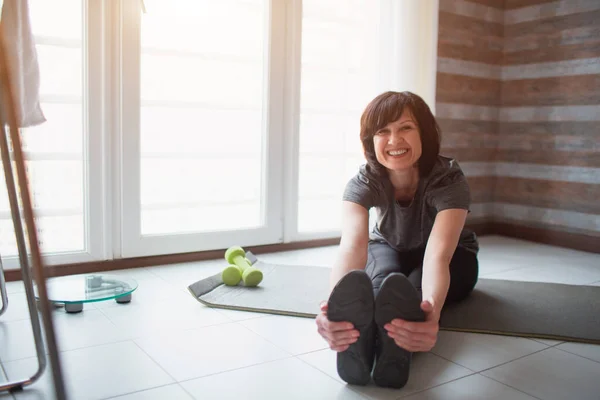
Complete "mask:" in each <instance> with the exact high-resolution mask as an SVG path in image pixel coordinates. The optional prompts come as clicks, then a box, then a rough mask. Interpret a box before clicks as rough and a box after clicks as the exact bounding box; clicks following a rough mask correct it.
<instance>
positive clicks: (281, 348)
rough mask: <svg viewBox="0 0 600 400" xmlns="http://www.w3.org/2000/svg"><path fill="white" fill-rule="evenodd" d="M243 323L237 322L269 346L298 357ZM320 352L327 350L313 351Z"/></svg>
mask: <svg viewBox="0 0 600 400" xmlns="http://www.w3.org/2000/svg"><path fill="white" fill-rule="evenodd" d="M267 317H269V316H267ZM261 318H264V317H261ZM241 322H243V321H237V323H238V324H240V325H241V326H243V327H244V328H245V329H247V330H249V331H250V332H252V333H253V334H255V335H256V336H258V337H260V338H261V339H263V340H264V341H266V342H267V343H269V344H272V345H273V346H275V347H277V348H278V349H280V350H281V351H283V352H285V353H288V354H290V355H291V356H293V357H295V356H297V355H298V354H293V353H290V352H289V351H288V350H286V349H284V348H283V347H281V346H279V345H277V344H276V343H273V342H272V341H271V340H269V339H267V338H266V337H264V336H262V335H261V334H259V333H257V332H255V331H253V330H252V329H250V328H248V327H247V326H245V325H244V324H242V323H241ZM320 350H325V348H323V349H316V350H313V351H320ZM300 354H304V353H300Z"/></svg>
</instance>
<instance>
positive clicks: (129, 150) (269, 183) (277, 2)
mask: <svg viewBox="0 0 600 400" xmlns="http://www.w3.org/2000/svg"><path fill="white" fill-rule="evenodd" d="M120 12H121V18H120V25H121V40H120V41H119V42H120V43H121V44H122V51H121V52H120V58H121V59H120V81H121V82H126V85H123V86H122V87H121V93H120V98H121V101H122V103H121V108H120V109H121V114H120V116H119V120H120V124H119V125H120V129H119V130H118V131H119V132H118V134H119V142H120V145H121V155H122V162H121V166H122V170H121V176H122V185H121V189H122V193H121V199H122V203H121V204H122V208H121V212H120V214H121V234H122V237H121V243H120V247H121V249H120V256H121V257H137V256H150V255H157V254H173V253H183V252H192V251H203V250H212V249H218V248H227V247H229V246H231V245H235V244H239V243H243V244H244V245H246V246H253V245H262V244H272V243H280V242H282V241H283V235H282V224H283V222H282V219H283V218H282V200H281V197H282V191H281V190H278V189H280V188H281V182H282V176H283V175H282V169H281V165H282V164H283V158H282V146H283V144H282V139H283V133H282V132H283V131H282V129H283V128H282V125H283V122H282V113H283V111H282V105H281V104H282V103H283V101H284V98H283V90H282V88H283V85H284V79H285V75H284V73H285V58H284V57H283V49H284V45H285V43H284V40H283V38H282V37H281V35H277V34H276V33H278V32H283V31H285V25H284V22H283V17H284V16H285V2H284V1H281V0H270V7H267V10H265V13H266V21H268V22H267V23H268V24H269V29H268V34H267V37H266V38H265V51H266V52H268V54H269V57H268V71H267V72H266V73H265V84H266V89H265V92H264V95H265V98H264V103H263V104H265V109H264V114H263V121H265V122H266V123H265V124H264V126H263V132H264V134H265V135H266V136H265V137H264V138H265V139H266V140H264V142H263V143H264V147H263V155H264V158H263V179H262V182H263V190H262V196H261V198H262V199H263V202H262V208H263V215H264V217H265V225H264V226H263V227H260V228H256V229H244V230H235V231H223V232H207V233H204V232H203V233H182V234H168V235H154V236H142V235H141V222H140V218H141V207H140V186H139V185H140V163H139V161H140V87H139V81H140V78H139V77H140V72H139V71H140V58H141V51H140V50H141V43H140V22H141V20H140V16H141V12H142V11H141V7H140V3H139V2H136V1H128V2H123V3H121V7H120Z"/></svg>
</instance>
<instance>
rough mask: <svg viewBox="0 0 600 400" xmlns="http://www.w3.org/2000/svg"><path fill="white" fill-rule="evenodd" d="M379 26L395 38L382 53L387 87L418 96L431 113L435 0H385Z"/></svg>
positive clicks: (433, 83)
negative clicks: (389, 47) (392, 44)
mask: <svg viewBox="0 0 600 400" xmlns="http://www.w3.org/2000/svg"><path fill="white" fill-rule="evenodd" d="M385 7H386V10H385V12H386V13H387V18H386V19H384V21H383V29H385V30H387V31H388V32H389V34H390V35H392V37H394V39H395V46H394V47H393V51H391V52H388V53H384V54H383V55H382V56H383V57H384V60H383V61H382V65H384V67H385V72H384V73H383V75H382V76H383V79H385V81H386V82H387V87H388V90H396V91H404V90H408V91H411V92H413V93H415V94H417V95H419V96H421V97H422V98H423V99H424V100H425V102H427V104H428V105H429V107H430V108H431V111H432V112H434V114H435V86H436V72H437V43H438V10H439V0H386V1H385Z"/></svg>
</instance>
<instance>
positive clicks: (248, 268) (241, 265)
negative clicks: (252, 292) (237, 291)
mask: <svg viewBox="0 0 600 400" xmlns="http://www.w3.org/2000/svg"><path fill="white" fill-rule="evenodd" d="M225 259H226V260H227V262H228V263H229V264H230V265H229V267H227V268H225V270H224V271H223V274H222V276H223V282H225V284H228V283H227V282H226V281H225V280H226V279H227V281H228V282H230V283H232V282H233V281H234V280H235V279H237V276H238V275H236V271H235V270H234V268H235V267H237V268H238V272H239V273H240V274H241V279H242V280H243V281H244V285H246V286H258V284H259V283H260V282H262V279H263V273H262V271H261V270H259V269H257V268H255V267H253V266H252V265H251V264H250V262H249V261H248V260H247V259H246V252H245V251H244V249H242V248H241V247H239V246H233V247H230V248H229V249H227V251H226V252H225ZM237 282H238V283H239V279H238V281H237ZM235 285H237V283H235Z"/></svg>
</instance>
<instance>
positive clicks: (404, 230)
mask: <svg viewBox="0 0 600 400" xmlns="http://www.w3.org/2000/svg"><path fill="white" fill-rule="evenodd" d="M360 125H361V127H360V139H361V141H362V144H363V149H364V154H365V157H366V159H367V164H366V165H364V166H362V167H361V168H360V170H359V172H358V173H357V175H356V176H355V177H354V178H352V179H351V180H350V181H349V182H348V184H347V186H346V189H345V192H344V196H343V204H342V221H343V224H342V238H341V242H340V250H339V255H338V258H337V261H336V263H335V265H334V266H333V270H332V274H331V288H332V291H331V294H330V297H329V300H328V301H327V302H326V303H325V302H323V303H322V304H321V313H320V314H319V315H318V316H317V318H316V322H317V326H318V330H319V333H320V334H321V335H322V336H323V338H324V339H325V340H326V341H327V342H328V343H329V345H330V347H331V349H333V350H335V351H337V352H338V353H337V368H338V373H339V375H340V377H341V378H342V379H344V380H345V381H346V382H348V383H350V384H358V385H365V384H367V383H368V382H369V381H370V379H371V373H372V376H373V380H374V382H375V384H377V385H379V386H384V387H395V388H400V387H403V386H404V385H405V384H406V382H407V380H408V376H409V366H410V359H411V354H412V352H424V351H429V350H431V349H432V348H433V346H434V345H435V343H436V339H437V334H438V329H439V324H438V322H439V318H440V313H441V311H442V307H443V306H444V304H447V303H449V302H453V301H459V300H461V299H463V298H465V297H466V296H467V295H468V294H469V293H470V292H471V291H472V290H473V287H474V286H475V283H476V282H477V276H478V262H477V253H478V250H479V246H478V243H477V239H476V237H475V235H474V233H472V232H470V231H468V230H466V229H464V224H465V220H466V217H467V213H468V210H469V205H470V195H469V186H468V184H467V181H466V178H465V176H464V174H463V172H462V171H461V169H460V167H459V166H458V164H457V163H456V161H454V160H452V159H449V158H446V157H442V156H440V155H439V149H440V133H439V127H438V125H437V123H436V121H435V118H434V116H433V114H432V113H431V111H430V109H429V107H428V106H427V104H426V103H425V102H424V101H423V99H421V98H420V97H419V96H417V95H415V94H413V93H410V92H402V93H398V92H386V93H383V94H381V95H380V96H378V97H377V98H375V99H374V100H373V101H372V102H371V103H370V104H369V105H368V106H367V108H366V109H365V111H364V113H363V115H362V117H361V121H360ZM373 207H374V208H375V209H376V211H377V214H378V217H377V224H376V226H375V227H374V229H373V231H372V232H371V233H370V234H369V231H368V226H369V210H370V209H371V208H373ZM373 365H374V368H373Z"/></svg>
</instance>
